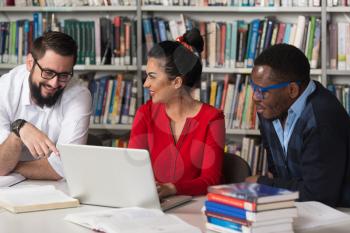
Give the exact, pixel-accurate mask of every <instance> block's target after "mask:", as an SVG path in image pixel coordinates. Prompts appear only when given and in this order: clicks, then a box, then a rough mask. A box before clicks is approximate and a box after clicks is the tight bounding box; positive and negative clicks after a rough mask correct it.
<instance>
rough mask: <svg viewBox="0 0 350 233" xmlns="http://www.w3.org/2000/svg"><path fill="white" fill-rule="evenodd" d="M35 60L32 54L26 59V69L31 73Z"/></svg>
mask: <svg viewBox="0 0 350 233" xmlns="http://www.w3.org/2000/svg"><path fill="white" fill-rule="evenodd" d="M34 62H35V61H34V58H33V56H32V54H31V53H28V55H27V58H26V68H27V70H28V71H29V72H30V71H31V70H32V69H33V66H34Z"/></svg>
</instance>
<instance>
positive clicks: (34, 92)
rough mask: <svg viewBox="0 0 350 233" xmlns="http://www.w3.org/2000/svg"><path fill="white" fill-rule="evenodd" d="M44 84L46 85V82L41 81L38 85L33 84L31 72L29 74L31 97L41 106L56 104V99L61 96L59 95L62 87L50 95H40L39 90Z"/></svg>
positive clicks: (62, 89)
mask: <svg viewBox="0 0 350 233" xmlns="http://www.w3.org/2000/svg"><path fill="white" fill-rule="evenodd" d="M44 85H47V84H45V83H42V82H40V83H39V84H38V85H37V84H35V83H34V82H33V78H32V74H31V75H30V77H29V89H30V93H31V97H32V98H33V99H34V100H35V102H36V103H37V104H38V105H39V106H41V107H43V106H47V107H52V106H54V105H55V104H56V102H57V101H58V99H59V98H60V97H61V95H62V93H63V91H64V88H63V87H61V86H60V87H58V88H57V91H56V92H55V94H53V95H52V96H47V97H44V96H42V95H41V90H42V88H43V86H44Z"/></svg>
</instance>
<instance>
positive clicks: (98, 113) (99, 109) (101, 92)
mask: <svg viewBox="0 0 350 233" xmlns="http://www.w3.org/2000/svg"><path fill="white" fill-rule="evenodd" d="M107 79H108V77H107V78H102V79H100V80H99V90H98V97H97V105H96V111H95V117H94V123H95V124H100V123H102V121H101V116H102V111H103V109H102V108H103V98H104V95H105V90H106V82H107Z"/></svg>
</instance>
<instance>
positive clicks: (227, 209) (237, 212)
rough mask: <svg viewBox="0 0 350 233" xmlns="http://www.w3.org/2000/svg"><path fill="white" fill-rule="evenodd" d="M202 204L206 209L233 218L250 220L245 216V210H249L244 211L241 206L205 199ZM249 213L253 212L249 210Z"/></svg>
mask: <svg viewBox="0 0 350 233" xmlns="http://www.w3.org/2000/svg"><path fill="white" fill-rule="evenodd" d="M204 205H205V210H206V211H211V212H214V213H219V214H225V215H228V216H231V217H235V218H240V219H247V220H251V219H248V218H247V217H248V215H247V212H249V211H246V210H244V209H241V208H235V207H233V206H228V205H224V204H220V203H217V202H213V201H205V203H204ZM249 213H253V212H249Z"/></svg>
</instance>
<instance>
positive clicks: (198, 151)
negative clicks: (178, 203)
mask: <svg viewBox="0 0 350 233" xmlns="http://www.w3.org/2000/svg"><path fill="white" fill-rule="evenodd" d="M203 44H204V43H203V39H202V37H201V35H200V33H199V31H198V30H197V29H193V30H191V31H188V32H186V33H185V34H184V35H183V36H181V37H179V38H177V41H164V42H161V43H159V44H157V45H155V46H154V47H153V48H152V49H151V50H150V52H149V53H148V61H147V68H146V74H147V78H146V81H145V83H144V87H145V88H148V89H149V92H150V95H151V100H150V101H148V102H147V103H146V104H144V105H142V106H141V107H140V108H139V109H138V111H137V114H136V116H135V120H134V123H133V126H132V130H131V135H130V141H129V147H130V148H140V149H147V150H148V151H149V152H150V156H151V161H152V166H153V171H154V175H155V179H156V181H157V184H158V193H159V196H160V197H165V196H170V195H175V194H186V195H203V194H206V192H207V188H208V186H210V185H215V184H219V183H220V180H221V167H222V158H223V153H224V140H225V122H224V115H223V113H222V111H219V110H217V109H215V108H214V107H212V106H210V105H208V104H205V103H201V102H200V101H197V100H195V99H193V98H192V96H191V90H192V88H193V87H194V86H195V84H197V83H199V82H200V79H201V74H202V64H201V57H200V53H201V52H202V51H203Z"/></svg>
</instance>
